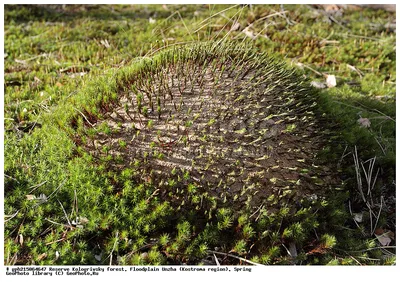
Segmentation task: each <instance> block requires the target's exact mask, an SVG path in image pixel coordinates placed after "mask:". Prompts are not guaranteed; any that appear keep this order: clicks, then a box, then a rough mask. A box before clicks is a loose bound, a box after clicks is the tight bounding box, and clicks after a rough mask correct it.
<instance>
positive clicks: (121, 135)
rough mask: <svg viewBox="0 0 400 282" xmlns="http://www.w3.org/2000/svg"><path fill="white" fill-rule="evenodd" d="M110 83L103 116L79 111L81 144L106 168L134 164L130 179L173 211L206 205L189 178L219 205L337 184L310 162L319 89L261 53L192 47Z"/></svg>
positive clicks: (319, 140)
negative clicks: (195, 194)
mask: <svg viewBox="0 0 400 282" xmlns="http://www.w3.org/2000/svg"><path fill="white" fill-rule="evenodd" d="M115 80H116V85H117V86H116V89H117V95H115V93H114V96H113V97H112V98H111V99H110V105H108V106H104V102H102V103H103V104H102V105H103V106H102V116H101V117H99V118H95V119H93V120H92V122H89V120H88V117H87V116H90V117H93V116H94V115H95V114H94V113H92V112H91V109H90V108H85V106H84V111H85V113H86V115H87V116H86V115H84V114H82V115H77V116H76V119H78V120H81V122H80V124H85V125H84V132H85V135H86V137H87V138H86V142H85V144H84V145H83V147H84V148H85V149H86V150H87V151H88V152H90V154H92V155H93V157H94V158H96V159H101V160H103V161H105V162H106V163H107V166H108V168H109V169H110V170H113V171H120V170H123V169H133V170H134V175H135V176H134V178H135V181H136V182H138V183H141V182H146V183H149V184H150V185H151V186H153V187H154V189H159V190H158V191H159V196H160V197H161V199H168V201H170V202H171V203H173V205H174V206H176V207H178V208H183V209H188V208H189V209H191V208H195V209H201V207H202V205H206V204H207V203H204V202H200V201H198V200H196V198H194V199H193V195H192V196H191V195H189V194H187V195H186V192H183V191H186V190H187V189H188V187H189V186H190V185H192V186H193V185H194V186H196V187H197V192H198V193H207V196H208V197H211V198H215V199H216V200H217V201H218V202H220V204H222V205H226V206H230V207H232V206H233V207H235V210H240V209H242V208H244V207H245V206H246V207H247V209H249V210H254V209H256V208H257V207H258V206H259V205H260V204H261V203H266V202H267V199H268V198H269V197H270V195H271V194H275V195H281V196H282V195H285V196H287V197H289V196H290V197H294V198H296V199H298V198H303V197H309V196H310V195H312V194H323V191H324V188H323V187H322V186H324V187H329V186H330V185H334V184H335V182H334V179H335V177H334V174H330V173H329V169H328V168H327V167H325V166H318V165H317V164H318V160H317V158H316V154H317V153H318V150H320V149H321V148H322V146H323V144H324V142H325V141H324V136H323V134H322V133H321V132H322V130H320V128H319V124H318V120H317V117H316V115H315V113H314V109H315V107H316V100H317V94H316V93H315V91H314V90H312V89H311V88H310V87H309V86H308V82H307V81H303V78H302V77H301V76H299V75H298V74H297V73H295V71H293V70H290V69H288V68H287V67H286V66H285V65H284V64H282V63H279V62H278V61H277V60H276V59H274V58H273V57H271V56H269V55H267V54H260V53H258V52H257V51H256V50H254V49H252V48H249V47H248V46H245V45H240V44H239V45H234V44H227V43H224V44H216V43H198V44H189V45H186V46H183V47H182V46H181V47H175V48H170V49H168V50H166V51H162V52H160V53H159V54H157V55H155V56H154V57H152V58H145V59H143V60H142V61H141V62H139V63H137V65H136V66H133V67H131V68H126V69H121V70H119V72H118V73H117V75H116V78H115ZM100 91H101V89H100ZM104 95H107V94H104ZM108 95H111V94H108ZM103 100H104V99H103ZM111 101H112V102H111ZM111 103H112V105H111ZM76 119H75V122H74V123H77V122H76ZM78 123H79V122H78ZM327 171H328V173H327ZM181 191H182V192H181ZM180 193H183V194H184V195H180ZM210 205H211V206H213V205H212V204H210Z"/></svg>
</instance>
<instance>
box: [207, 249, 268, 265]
mask: <svg viewBox="0 0 400 282" xmlns="http://www.w3.org/2000/svg"><path fill="white" fill-rule="evenodd" d="M208 252H211V253H213V254H214V255H215V254H217V255H223V256H228V257H231V258H235V259H238V260H240V261H244V262H247V263H248V264H252V265H257V266H265V265H263V264H260V263H256V262H253V261H250V260H248V259H245V258H241V257H238V256H235V255H232V254H228V253H223V252H217V251H208Z"/></svg>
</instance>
